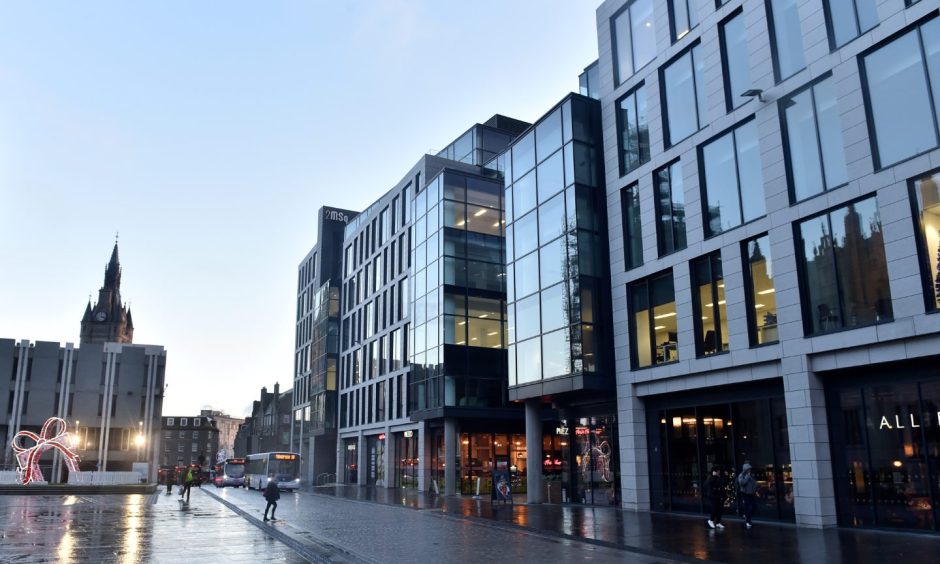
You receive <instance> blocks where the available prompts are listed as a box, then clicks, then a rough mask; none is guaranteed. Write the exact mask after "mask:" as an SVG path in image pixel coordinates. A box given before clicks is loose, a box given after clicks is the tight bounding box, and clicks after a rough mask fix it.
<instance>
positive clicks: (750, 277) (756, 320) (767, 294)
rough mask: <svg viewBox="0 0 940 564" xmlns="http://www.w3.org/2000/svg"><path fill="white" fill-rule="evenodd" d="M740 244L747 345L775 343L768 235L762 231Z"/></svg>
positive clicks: (772, 271) (773, 295) (774, 294)
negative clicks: (746, 314) (747, 335)
mask: <svg viewBox="0 0 940 564" xmlns="http://www.w3.org/2000/svg"><path fill="white" fill-rule="evenodd" d="M742 247H743V252H744V263H745V268H744V275H745V280H746V282H745V291H746V296H747V308H748V329H749V333H750V337H751V346H755V345H765V344H768V343H775V342H777V341H778V339H779V336H778V332H777V298H776V289H775V287H774V269H773V259H772V258H771V257H770V238H769V237H768V236H767V235H762V236H760V237H756V238H754V239H751V240H749V241H745V242H744V243H742Z"/></svg>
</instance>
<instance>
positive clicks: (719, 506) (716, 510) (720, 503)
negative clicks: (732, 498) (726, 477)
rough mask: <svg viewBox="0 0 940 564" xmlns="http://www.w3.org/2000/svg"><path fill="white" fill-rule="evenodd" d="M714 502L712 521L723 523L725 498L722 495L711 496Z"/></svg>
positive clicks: (712, 502)
mask: <svg viewBox="0 0 940 564" xmlns="http://www.w3.org/2000/svg"><path fill="white" fill-rule="evenodd" d="M709 501H711V504H712V515H711V517H712V521H713V522H714V523H715V524H716V525H717V524H718V523H721V514H722V513H724V511H725V500H723V499H721V498H720V497H713V498H710V499H709Z"/></svg>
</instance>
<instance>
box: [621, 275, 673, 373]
mask: <svg viewBox="0 0 940 564" xmlns="http://www.w3.org/2000/svg"><path fill="white" fill-rule="evenodd" d="M629 292H630V301H631V305H632V310H633V311H632V313H633V331H632V337H633V348H634V353H635V357H636V364H637V367H639V368H642V367H645V366H651V365H654V364H663V363H666V362H672V361H675V360H679V342H678V341H679V336H678V335H679V333H678V324H677V320H676V301H675V300H676V298H675V290H674V288H673V283H672V271H671V270H670V271H667V272H665V273H663V274H660V275H658V276H655V277H652V278H648V279H645V280H641V281H639V282H635V283H633V284H631V285H630V288H629Z"/></svg>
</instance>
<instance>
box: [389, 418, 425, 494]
mask: <svg viewBox="0 0 940 564" xmlns="http://www.w3.org/2000/svg"><path fill="white" fill-rule="evenodd" d="M420 462H421V461H420V460H419V459H418V432H417V431H413V430H408V431H402V432H400V433H395V464H394V472H395V477H394V482H393V485H394V486H395V487H396V488H404V489H411V490H416V489H418V470H419V469H420V468H421V464H420Z"/></svg>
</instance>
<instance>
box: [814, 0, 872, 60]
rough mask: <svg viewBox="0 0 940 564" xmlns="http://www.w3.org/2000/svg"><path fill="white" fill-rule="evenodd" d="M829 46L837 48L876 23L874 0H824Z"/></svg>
mask: <svg viewBox="0 0 940 564" xmlns="http://www.w3.org/2000/svg"><path fill="white" fill-rule="evenodd" d="M825 5H826V23H827V24H828V25H829V46H830V47H831V48H832V49H838V48H839V47H842V46H843V45H845V44H846V43H848V42H849V41H852V40H853V39H855V38H856V37H858V36H859V35H861V34H863V33H865V32H866V31H868V30H870V29H871V28H873V27H875V26H876V25H878V7H877V6H875V0H826V3H825Z"/></svg>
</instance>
